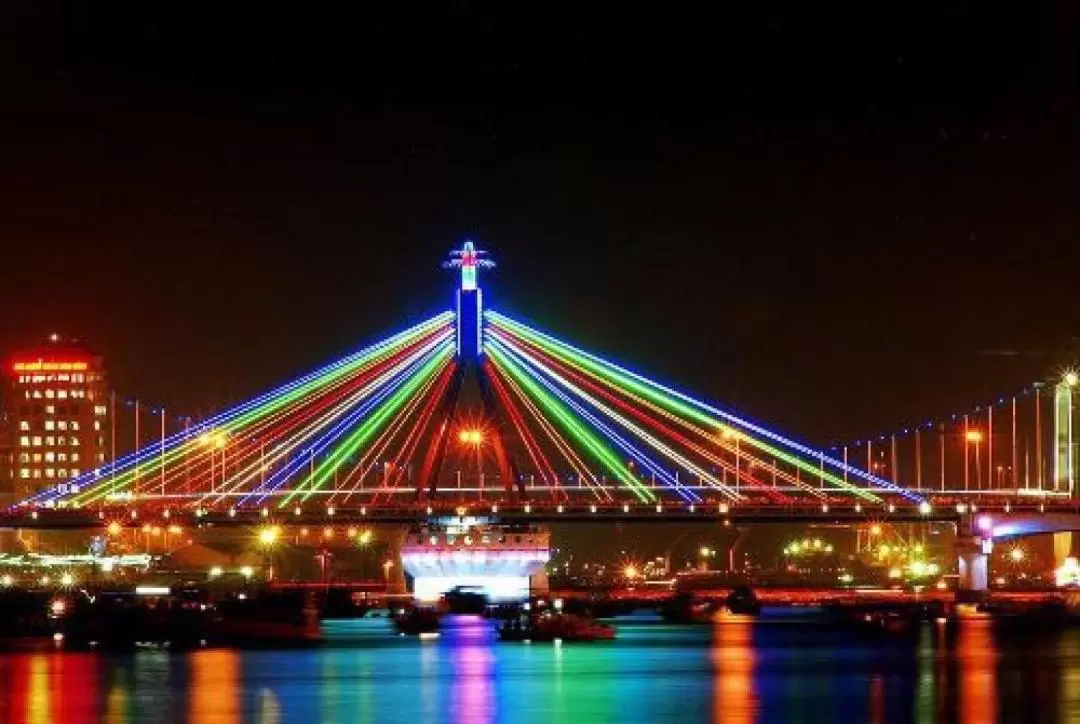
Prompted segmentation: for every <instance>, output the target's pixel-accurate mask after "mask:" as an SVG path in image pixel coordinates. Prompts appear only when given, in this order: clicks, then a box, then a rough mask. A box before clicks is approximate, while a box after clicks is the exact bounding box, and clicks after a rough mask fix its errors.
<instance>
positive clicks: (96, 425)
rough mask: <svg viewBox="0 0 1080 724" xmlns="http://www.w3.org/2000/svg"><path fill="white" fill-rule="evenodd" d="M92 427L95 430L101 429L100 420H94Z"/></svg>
mask: <svg viewBox="0 0 1080 724" xmlns="http://www.w3.org/2000/svg"><path fill="white" fill-rule="evenodd" d="M94 429H95V430H100V429H101V420H94Z"/></svg>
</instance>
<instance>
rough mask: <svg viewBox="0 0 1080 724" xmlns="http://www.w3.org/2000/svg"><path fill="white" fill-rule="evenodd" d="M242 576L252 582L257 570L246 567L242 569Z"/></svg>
mask: <svg viewBox="0 0 1080 724" xmlns="http://www.w3.org/2000/svg"><path fill="white" fill-rule="evenodd" d="M240 575H241V576H243V577H244V578H247V579H249V580H250V579H251V577H252V576H253V575H255V570H254V569H253V568H252V567H251V566H244V567H243V568H241V569H240Z"/></svg>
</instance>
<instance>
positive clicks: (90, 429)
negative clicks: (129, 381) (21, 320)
mask: <svg viewBox="0 0 1080 724" xmlns="http://www.w3.org/2000/svg"><path fill="white" fill-rule="evenodd" d="M2 387H3V391H2V393H0V394H2V399H3V403H2V412H0V423H2V425H3V430H2V433H0V438H2V439H3V448H2V449H3V456H4V457H3V471H2V477H3V484H4V485H3V492H4V493H5V497H6V498H7V501H6V502H9V503H10V502H14V501H15V500H21V499H24V498H27V497H31V496H34V495H41V494H47V495H51V494H57V495H64V494H69V493H75V492H78V490H79V487H80V482H77V481H80V480H81V481H84V483H83V484H85V481H86V477H85V476H84V473H86V472H87V471H89V470H93V469H97V468H100V467H101V466H103V465H104V464H105V463H106V461H107V460H108V456H109V451H110V437H111V431H110V422H111V419H110V412H111V411H110V409H109V408H110V404H109V396H108V392H107V388H106V372H105V367H104V363H103V360H102V358H101V357H100V356H97V355H95V354H93V353H92V352H91V351H89V350H88V349H87V348H86V347H84V346H82V345H78V344H71V343H64V342H61V341H60V340H58V339H56V338H55V337H54V338H53V339H52V341H51V343H50V344H47V345H42V346H39V347H34V348H30V349H25V350H19V351H17V352H15V353H13V354H11V355H10V356H9V357H8V359H7V360H6V361H5V363H4V372H3V381H2Z"/></svg>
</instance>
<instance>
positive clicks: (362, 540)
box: [357, 530, 374, 546]
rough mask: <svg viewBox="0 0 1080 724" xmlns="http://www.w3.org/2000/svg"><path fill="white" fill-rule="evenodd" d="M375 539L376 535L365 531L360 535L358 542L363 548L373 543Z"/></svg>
mask: <svg viewBox="0 0 1080 724" xmlns="http://www.w3.org/2000/svg"><path fill="white" fill-rule="evenodd" d="M373 537H374V534H373V533H372V532H371V531H370V530H365V531H363V532H362V533H360V537H359V538H357V542H358V543H359V544H360V545H362V546H366V545H367V544H368V543H370V542H371V539H372V538H373Z"/></svg>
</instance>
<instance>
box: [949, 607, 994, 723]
mask: <svg viewBox="0 0 1080 724" xmlns="http://www.w3.org/2000/svg"><path fill="white" fill-rule="evenodd" d="M956 658H957V665H958V667H959V669H960V677H959V679H960V681H959V683H960V721H972V722H992V721H996V720H997V660H998V651H997V648H996V646H995V644H994V631H993V621H992V620H991V619H990V617H989V616H983V617H970V618H964V619H963V620H962V621H961V622H960V630H959V632H958V633H957V639H956Z"/></svg>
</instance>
